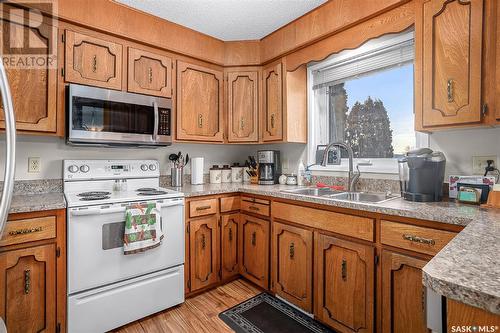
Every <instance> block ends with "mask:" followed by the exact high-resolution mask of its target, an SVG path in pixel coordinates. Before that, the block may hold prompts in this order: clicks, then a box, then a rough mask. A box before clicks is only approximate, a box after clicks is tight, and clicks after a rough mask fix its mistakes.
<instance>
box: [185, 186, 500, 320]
mask: <svg viewBox="0 0 500 333" xmlns="http://www.w3.org/2000/svg"><path fill="white" fill-rule="evenodd" d="M294 188H297V186H287V185H271V186H259V185H250V184H205V185H185V186H183V187H182V189H181V191H182V192H184V194H185V196H186V197H187V198H189V197H196V196H203V195H214V194H223V193H232V192H241V193H248V194H257V195H263V196H271V197H275V198H283V199H291V200H297V201H302V202H311V203H316V204H322V205H329V206H334V207H343V208H350V209H355V210H363V211H368V212H374V213H381V214H387V215H395V216H404V217H410V218H416V219H423V220H430V221H436V222H441V223H448V224H455V225H461V226H465V229H464V230H462V232H460V233H459V234H458V235H457V236H456V237H455V238H454V239H453V240H452V241H451V242H450V243H448V245H446V246H445V247H444V248H443V249H442V250H441V251H440V252H439V253H438V254H437V255H436V256H435V257H434V258H433V259H432V260H431V261H429V262H428V263H427V265H425V267H424V268H423V283H424V285H425V286H427V287H429V288H431V289H432V290H434V291H435V292H437V293H439V294H441V295H443V296H446V297H448V298H451V299H454V300H457V301H460V302H463V303H465V304H469V305H472V306H476V307H479V308H482V309H485V310H487V311H490V312H492V313H496V314H500V209H483V208H479V207H477V206H471V205H463V204H458V203H455V202H435V203H417V202H408V201H405V200H403V199H401V198H397V199H393V200H390V201H386V202H384V203H381V204H365V203H354V202H344V201H338V200H332V199H326V198H318V197H312V196H305V195H299V194H292V193H283V192H282V190H290V189H294Z"/></svg>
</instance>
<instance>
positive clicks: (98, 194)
mask: <svg viewBox="0 0 500 333" xmlns="http://www.w3.org/2000/svg"><path fill="white" fill-rule="evenodd" d="M110 194H111V192H105V191H90V192H83V193H80V194H77V196H79V197H84V198H93V197H108V198H109V195H110ZM108 198H103V199H108ZM90 200H92V199H90ZM93 200H99V199H93Z"/></svg>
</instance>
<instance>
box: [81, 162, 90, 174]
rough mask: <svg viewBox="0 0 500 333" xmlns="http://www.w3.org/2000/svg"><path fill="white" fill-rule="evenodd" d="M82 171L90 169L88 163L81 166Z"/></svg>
mask: <svg viewBox="0 0 500 333" xmlns="http://www.w3.org/2000/svg"><path fill="white" fill-rule="evenodd" d="M80 171H81V172H83V173H87V172H89V171H90V167H89V166H88V165H86V164H84V165H82V166H81V167H80Z"/></svg>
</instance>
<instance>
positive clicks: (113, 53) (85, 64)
mask: <svg viewBox="0 0 500 333" xmlns="http://www.w3.org/2000/svg"><path fill="white" fill-rule="evenodd" d="M65 60H66V64H65V68H66V71H65V79H66V81H68V82H74V83H80V84H86V85H90V86H95V87H102V88H110V89H117V90H121V89H122V45H120V44H117V43H113V42H110V41H106V40H102V39H99V38H95V37H90V36H86V35H84V34H80V33H77V32H74V31H70V30H66V59H65Z"/></svg>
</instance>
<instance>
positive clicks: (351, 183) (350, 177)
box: [321, 142, 359, 192]
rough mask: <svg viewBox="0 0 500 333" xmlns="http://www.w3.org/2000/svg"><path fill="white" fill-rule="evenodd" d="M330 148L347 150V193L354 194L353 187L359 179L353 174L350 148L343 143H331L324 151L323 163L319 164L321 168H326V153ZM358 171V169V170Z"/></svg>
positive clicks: (352, 154)
mask: <svg viewBox="0 0 500 333" xmlns="http://www.w3.org/2000/svg"><path fill="white" fill-rule="evenodd" d="M332 147H340V148H344V149H345V150H347V154H348V155H349V174H348V176H347V184H348V189H347V190H348V191H349V192H354V189H355V185H356V182H357V181H358V179H359V174H358V176H357V177H355V176H354V172H353V156H354V153H353V152H352V148H351V146H350V145H348V144H347V143H343V142H333V143H330V144H329V145H328V146H327V147H326V149H325V154H324V155H323V162H322V163H321V166H324V167H325V166H326V165H327V163H328V152H329V151H330V149H332ZM358 171H359V169H358Z"/></svg>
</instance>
